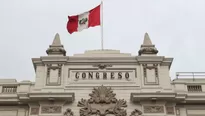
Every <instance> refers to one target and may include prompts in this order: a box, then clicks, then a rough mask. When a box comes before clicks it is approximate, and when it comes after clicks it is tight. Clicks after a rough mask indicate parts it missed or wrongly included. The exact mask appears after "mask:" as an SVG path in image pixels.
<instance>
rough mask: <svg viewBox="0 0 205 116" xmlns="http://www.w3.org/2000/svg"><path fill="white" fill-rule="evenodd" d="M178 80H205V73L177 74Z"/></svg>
mask: <svg viewBox="0 0 205 116" xmlns="http://www.w3.org/2000/svg"><path fill="white" fill-rule="evenodd" d="M176 78H177V79H178V78H192V79H193V80H194V79H196V78H204V79H205V72H177V73H176Z"/></svg>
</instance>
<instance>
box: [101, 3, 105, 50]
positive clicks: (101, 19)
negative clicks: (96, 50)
mask: <svg viewBox="0 0 205 116" xmlns="http://www.w3.org/2000/svg"><path fill="white" fill-rule="evenodd" d="M100 8H101V9H100V24H101V49H102V50H103V49H104V48H103V0H101V5H100Z"/></svg>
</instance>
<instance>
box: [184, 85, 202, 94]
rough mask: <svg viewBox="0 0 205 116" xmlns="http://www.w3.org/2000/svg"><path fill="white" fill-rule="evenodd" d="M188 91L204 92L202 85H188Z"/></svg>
mask: <svg viewBox="0 0 205 116" xmlns="http://www.w3.org/2000/svg"><path fill="white" fill-rule="evenodd" d="M187 90H188V92H202V87H201V85H187Z"/></svg>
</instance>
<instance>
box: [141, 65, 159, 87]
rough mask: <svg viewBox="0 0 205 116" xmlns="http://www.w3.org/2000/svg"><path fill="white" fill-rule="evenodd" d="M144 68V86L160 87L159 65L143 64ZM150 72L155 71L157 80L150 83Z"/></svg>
mask: <svg viewBox="0 0 205 116" xmlns="http://www.w3.org/2000/svg"><path fill="white" fill-rule="evenodd" d="M142 66H143V75H144V84H145V85H159V70H158V64H142ZM148 70H154V75H152V76H154V77H152V78H155V79H154V80H155V81H153V82H149V81H148V80H149V79H148V78H151V77H148V72H147V71H148Z"/></svg>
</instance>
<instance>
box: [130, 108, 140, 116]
mask: <svg viewBox="0 0 205 116" xmlns="http://www.w3.org/2000/svg"><path fill="white" fill-rule="evenodd" d="M140 115H142V112H141V111H139V110H138V109H135V110H134V111H132V112H131V115H130V116H140Z"/></svg>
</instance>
